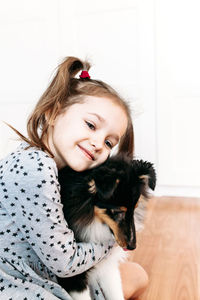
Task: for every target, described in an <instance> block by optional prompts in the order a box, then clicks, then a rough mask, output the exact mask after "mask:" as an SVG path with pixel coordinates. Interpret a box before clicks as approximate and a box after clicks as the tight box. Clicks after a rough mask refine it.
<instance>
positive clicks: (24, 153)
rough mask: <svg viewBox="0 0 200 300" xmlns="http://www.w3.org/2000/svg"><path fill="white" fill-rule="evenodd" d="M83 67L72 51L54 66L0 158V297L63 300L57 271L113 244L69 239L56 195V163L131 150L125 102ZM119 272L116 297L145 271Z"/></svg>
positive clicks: (94, 160) (139, 286) (134, 290)
mask: <svg viewBox="0 0 200 300" xmlns="http://www.w3.org/2000/svg"><path fill="white" fill-rule="evenodd" d="M89 67H90V66H89V64H88V63H84V62H82V61H80V60H79V59H78V58H75V57H68V58H66V59H65V60H64V61H63V63H61V64H60V66H59V67H58V70H57V74H56V75H55V77H54V78H53V80H52V82H51V83H50V85H49V87H48V88H47V90H46V91H45V92H44V94H43V95H42V97H41V99H40V100H39V102H38V103H37V105H36V107H35V109H34V111H33V113H32V114H31V116H30V118H29V120H28V123H27V131H28V138H26V137H24V136H23V135H21V134H20V133H19V132H17V131H16V130H15V129H14V130H15V131H16V132H17V133H18V134H19V135H20V136H21V138H22V139H23V142H22V143H21V145H20V146H19V147H18V148H17V149H16V151H15V152H13V153H11V154H10V155H8V156H7V157H6V158H5V159H3V160H1V161H0V224H1V229H0V299H5V300H8V299H9V300H11V299H12V300H17V299H19V300H23V299H24V300H26V299H27V300H31V299H40V300H41V299H45V300H47V299H48V300H50V299H51V300H53V299H66V300H68V299H71V297H70V295H69V294H68V293H67V292H66V291H65V290H64V289H62V288H61V287H60V286H59V285H58V283H57V276H60V277H70V276H73V275H76V274H79V273H81V272H84V271H86V270H87V269H89V268H91V267H92V266H94V265H95V264H97V263H98V262H99V261H100V260H101V259H103V258H104V257H105V256H107V255H109V252H110V249H111V248H112V246H113V244H114V241H113V240H111V241H110V243H109V244H104V245H102V244H99V245H98V244H95V243H76V241H75V239H74V234H73V232H72V231H71V230H70V228H68V225H67V223H66V221H65V219H64V216H63V211H62V204H61V200H60V186H59V183H58V177H57V174H58V170H59V169H60V168H63V167H64V166H66V165H68V166H70V167H71V168H72V169H74V170H76V171H83V170H86V169H90V168H93V167H95V166H97V165H99V164H101V163H103V162H104V161H105V160H106V159H107V157H108V156H109V155H110V152H111V150H112V148H113V147H115V146H116V145H118V152H126V153H128V154H129V155H132V154H133V128H132V122H131V116H130V111H129V108H128V106H127V104H126V103H125V102H124V101H123V100H122V99H121V98H120V97H119V95H118V94H117V93H116V92H115V91H114V90H113V89H112V88H111V87H110V86H108V85H107V84H105V83H104V82H102V81H98V80H93V79H90V77H89V74H88V70H89ZM81 70H82V73H81V75H80V78H76V77H75V76H76V75H77V73H78V72H79V71H81ZM120 271H121V278H122V285H123V291H124V297H125V299H134V298H135V297H137V296H138V295H139V294H140V293H141V292H142V291H143V290H144V288H145V287H146V285H147V281H148V279H147V275H146V272H145V271H144V270H143V269H142V267H140V266H139V265H137V264H135V263H131V262H126V263H124V264H121V266H120ZM90 289H91V295H92V299H104V298H103V294H102V292H101V289H103V287H99V286H98V284H96V286H92V287H90ZM83 300H84V299H83Z"/></svg>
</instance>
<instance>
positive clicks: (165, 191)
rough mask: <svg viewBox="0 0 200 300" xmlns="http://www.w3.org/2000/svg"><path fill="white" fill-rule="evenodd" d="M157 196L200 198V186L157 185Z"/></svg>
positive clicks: (155, 193)
mask: <svg viewBox="0 0 200 300" xmlns="http://www.w3.org/2000/svg"><path fill="white" fill-rule="evenodd" d="M154 195H155V196H175V197H195V198H196V197H197V198H199V199H200V187H180V186H179V187H178V186H157V188H156V190H155V192H154Z"/></svg>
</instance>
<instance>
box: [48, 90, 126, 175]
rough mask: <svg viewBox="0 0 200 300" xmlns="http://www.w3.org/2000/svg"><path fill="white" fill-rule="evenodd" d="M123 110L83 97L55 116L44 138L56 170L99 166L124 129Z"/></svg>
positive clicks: (84, 168)
mask: <svg viewBox="0 0 200 300" xmlns="http://www.w3.org/2000/svg"><path fill="white" fill-rule="evenodd" d="M127 122H128V121H127V116H126V113H125V111H124V109H123V108H122V107H121V106H120V105H119V104H116V103H115V102H114V101H113V100H111V99H109V98H103V97H93V96H86V97H85V98H84V101H83V102H81V103H76V104H73V105H71V106H69V107H67V108H66V109H65V110H64V112H63V113H61V114H59V115H58V116H57V117H56V119H55V121H54V123H53V125H52V126H51V127H50V132H49V135H48V145H49V147H50V150H51V151H52V153H53V154H54V159H55V161H56V163H57V166H58V168H63V167H64V166H66V165H68V166H70V167H71V168H72V169H74V170H75V171H79V172H80V171H83V170H86V169H90V168H93V167H95V166H97V165H99V164H101V163H103V162H104V161H105V160H106V159H107V158H108V156H109V154H110V152H111V150H112V148H113V147H115V146H116V145H117V144H118V142H119V140H120V138H121V137H122V136H123V135H124V133H125V131H126V128H127Z"/></svg>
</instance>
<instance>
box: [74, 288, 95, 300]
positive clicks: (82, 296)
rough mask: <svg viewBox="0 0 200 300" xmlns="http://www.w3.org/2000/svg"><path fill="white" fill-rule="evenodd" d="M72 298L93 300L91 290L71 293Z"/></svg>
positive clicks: (75, 299)
mask: <svg viewBox="0 0 200 300" xmlns="http://www.w3.org/2000/svg"><path fill="white" fill-rule="evenodd" d="M70 296H71V297H72V299H73V300H91V297H90V291H89V288H87V289H86V290H84V291H83V292H74V291H73V292H70Z"/></svg>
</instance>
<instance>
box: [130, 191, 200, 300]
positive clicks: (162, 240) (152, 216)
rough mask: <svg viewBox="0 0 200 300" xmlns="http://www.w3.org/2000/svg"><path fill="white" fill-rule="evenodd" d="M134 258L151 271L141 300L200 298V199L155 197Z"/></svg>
mask: <svg viewBox="0 0 200 300" xmlns="http://www.w3.org/2000/svg"><path fill="white" fill-rule="evenodd" d="M131 260H133V261H135V262H138V263H139V264H140V265H141V266H143V268H144V269H145V270H146V271H147V273H148V275H149V281H150V282H149V286H148V288H147V290H146V291H145V292H144V294H143V296H141V297H140V299H141V300H199V299H200V199H199V198H178V197H157V198H153V199H151V200H150V201H149V204H148V211H147V215H146V221H145V228H144V230H143V231H142V232H141V233H139V234H138V237H137V248H136V250H135V251H134V252H133V253H131Z"/></svg>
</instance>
